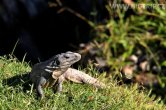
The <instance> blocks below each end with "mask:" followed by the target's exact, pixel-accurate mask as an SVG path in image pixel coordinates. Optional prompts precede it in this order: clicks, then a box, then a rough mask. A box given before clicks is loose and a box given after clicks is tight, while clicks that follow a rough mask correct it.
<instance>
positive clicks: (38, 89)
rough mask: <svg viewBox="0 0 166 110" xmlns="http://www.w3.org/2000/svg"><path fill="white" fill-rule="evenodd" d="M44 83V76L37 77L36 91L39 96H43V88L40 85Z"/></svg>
mask: <svg viewBox="0 0 166 110" xmlns="http://www.w3.org/2000/svg"><path fill="white" fill-rule="evenodd" d="M45 84H46V79H45V78H44V77H40V78H39V79H37V81H36V85H35V86H36V92H37V95H38V97H39V98H41V99H42V98H43V97H44V93H43V89H42V86H43V85H45Z"/></svg>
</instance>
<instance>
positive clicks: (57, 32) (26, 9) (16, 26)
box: [0, 0, 105, 63]
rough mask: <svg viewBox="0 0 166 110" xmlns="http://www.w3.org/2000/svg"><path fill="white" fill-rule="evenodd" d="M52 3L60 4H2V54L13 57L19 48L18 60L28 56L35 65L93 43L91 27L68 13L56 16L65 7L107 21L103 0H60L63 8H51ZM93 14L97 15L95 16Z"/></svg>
mask: <svg viewBox="0 0 166 110" xmlns="http://www.w3.org/2000/svg"><path fill="white" fill-rule="evenodd" d="M50 2H52V3H56V4H57V2H56V0H52V1H51V0H12V1H11V0H1V1H0V36H1V40H0V55H6V54H10V53H11V52H12V51H13V49H14V45H16V48H15V49H14V55H15V56H16V57H17V58H18V59H19V60H22V58H23V56H24V55H25V53H26V54H27V55H26V59H25V60H26V61H31V62H34V63H36V62H38V61H39V59H40V61H42V60H46V59H48V58H49V57H51V56H53V55H55V54H57V53H61V52H65V51H69V50H70V51H76V50H78V49H79V44H80V43H87V42H88V41H90V40H91V39H92V38H91V37H90V36H89V32H90V30H91V27H90V26H89V25H88V24H87V23H86V22H85V21H83V20H81V19H80V18H78V17H76V16H75V15H74V14H72V13H70V12H68V11H63V12H61V13H57V11H58V10H60V9H61V8H62V7H69V8H71V9H72V10H75V11H76V12H78V13H80V14H81V15H83V16H84V17H86V18H87V19H89V20H92V21H93V20H95V21H96V23H97V22H99V21H102V20H103V19H104V14H105V12H104V8H103V6H104V0H97V1H90V0H61V3H62V4H63V6H61V7H60V6H56V7H49V5H48V3H50ZM94 4H96V5H95V7H94ZM93 11H95V12H96V11H97V12H98V13H97V14H96V15H95V17H94V16H93V15H91V12H93ZM17 41H18V43H17V44H16V42H17Z"/></svg>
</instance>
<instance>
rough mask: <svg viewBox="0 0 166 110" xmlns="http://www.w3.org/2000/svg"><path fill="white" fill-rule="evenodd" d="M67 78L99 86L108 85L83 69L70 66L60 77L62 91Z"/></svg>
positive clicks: (59, 90) (59, 88)
mask: <svg viewBox="0 0 166 110" xmlns="http://www.w3.org/2000/svg"><path fill="white" fill-rule="evenodd" d="M53 73H54V72H53ZM65 80H69V81H73V82H75V83H86V84H90V85H93V86H95V87H97V88H105V87H106V85H105V84H104V83H102V82H100V81H98V80H97V79H96V78H93V77H91V76H89V75H88V74H86V73H84V72H82V71H79V70H76V69H73V68H68V69H67V71H66V72H64V73H63V74H62V75H61V76H60V77H59V78H58V92H62V83H63V81H65Z"/></svg>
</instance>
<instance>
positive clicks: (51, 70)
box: [30, 52, 81, 98]
mask: <svg viewBox="0 0 166 110" xmlns="http://www.w3.org/2000/svg"><path fill="white" fill-rule="evenodd" d="M80 59H81V55H80V54H78V53H74V52H66V53H61V54H57V55H55V56H54V57H52V58H50V59H49V60H47V61H45V62H41V63H37V64H35V65H34V66H33V68H32V70H31V72H30V80H31V81H32V83H34V85H35V88H36V91H37V95H38V96H39V97H40V98H43V97H44V93H43V90H42V88H43V87H53V90H56V87H55V85H56V82H57V79H58V78H59V76H61V75H62V74H63V73H64V72H65V71H66V70H67V69H68V68H69V67H70V66H71V65H72V64H74V63H76V62H77V61H79V60H80Z"/></svg>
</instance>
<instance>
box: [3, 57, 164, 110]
mask: <svg viewBox="0 0 166 110" xmlns="http://www.w3.org/2000/svg"><path fill="white" fill-rule="evenodd" d="M0 66H1V68H0V74H1V75H0V76H1V77H0V81H1V83H0V97H1V100H0V109H1V110H39V109H40V110H50V109H53V110H66V109H68V110H78V109H80V110H89V109H93V110H116V109H118V110H119V109H123V110H130V109H131V110H133V109H134V110H135V109H136V110H142V109H147V110H148V109H149V110H151V109H157V110H164V109H166V107H165V105H164V104H163V103H162V102H161V100H160V99H158V100H155V101H154V97H151V98H149V96H148V95H145V93H144V92H143V91H138V90H137V89H138V87H137V85H133V86H131V87H127V86H125V85H122V86H119V85H117V83H116V82H115V81H113V80H112V79H109V80H108V79H107V80H103V81H105V82H106V84H107V85H108V88H106V89H103V90H98V89H95V88H93V87H92V86H90V85H86V84H75V83H70V82H66V83H64V90H63V92H62V93H61V94H58V93H56V94H53V92H52V91H51V89H50V88H47V89H44V92H45V94H46V97H45V98H44V99H43V100H37V99H36V94H35V91H34V90H33V89H32V87H31V88H30V89H29V90H26V91H24V90H23V86H22V82H20V83H19V84H18V85H17V86H11V85H8V84H6V83H2V81H3V80H4V79H6V78H12V77H14V76H16V75H20V74H21V75H23V73H24V74H25V72H29V71H30V70H31V68H30V66H29V65H28V63H26V62H19V61H18V60H17V59H16V58H9V59H8V58H6V57H1V58H0ZM88 70H89V72H90V73H95V70H94V69H92V68H91V67H90V68H89V69H88ZM94 77H95V76H94Z"/></svg>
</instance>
